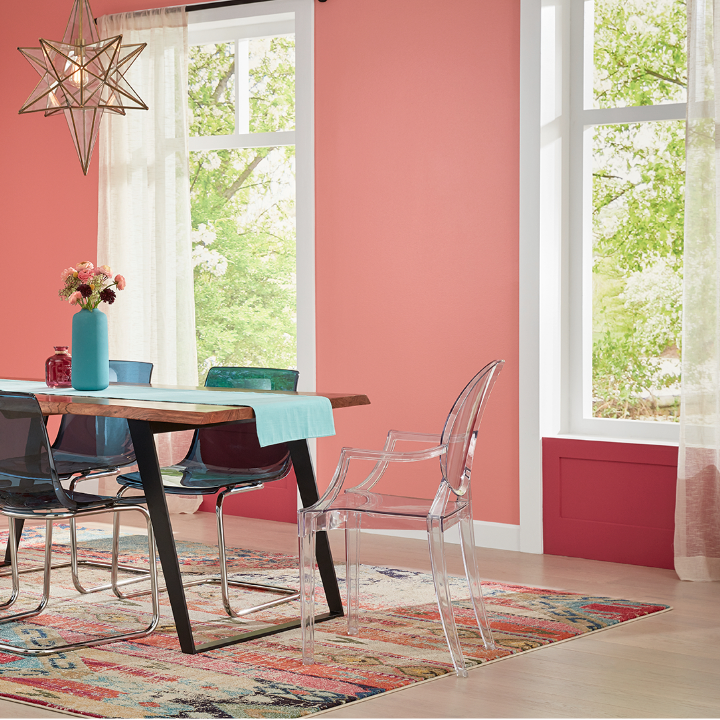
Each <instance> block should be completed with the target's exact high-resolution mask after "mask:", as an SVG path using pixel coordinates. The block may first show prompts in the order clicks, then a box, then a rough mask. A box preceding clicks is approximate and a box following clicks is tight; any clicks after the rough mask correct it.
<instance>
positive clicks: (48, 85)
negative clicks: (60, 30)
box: [18, 0, 148, 175]
mask: <svg viewBox="0 0 720 720" xmlns="http://www.w3.org/2000/svg"><path fill="white" fill-rule="evenodd" d="M146 44H147V43H141V44H136V45H122V35H117V36H116V37H111V38H106V39H105V40H101V39H100V37H99V36H98V33H97V30H96V29H95V21H94V20H93V16H92V12H91V10H90V3H89V2H88V0H75V2H74V4H73V9H72V12H71V13H70V19H69V20H68V24H67V28H66V30H65V35H64V37H63V39H62V40H61V41H57V42H56V41H53V40H43V39H42V38H41V39H40V47H39V48H18V50H19V51H20V52H21V53H22V54H23V55H24V56H25V57H26V58H27V60H28V62H29V63H30V64H31V65H32V66H33V67H34V68H35V70H36V71H37V73H38V74H39V75H40V82H39V83H38V84H37V85H36V86H35V89H34V90H33V91H32V94H31V95H30V97H29V98H28V99H27V101H26V102H25V104H24V105H23V106H22V107H21V108H20V112H21V113H31V112H44V113H45V115H46V116H50V115H57V114H59V113H63V114H64V115H65V119H66V120H67V124H68V127H69V128H70V134H71V135H72V139H73V142H74V143H75V150H76V151H77V154H78V157H79V158H80V164H81V165H82V169H83V173H84V174H85V175H87V171H88V167H89V165H90V158H91V156H92V151H93V148H94V147H95V141H96V140H97V136H98V132H99V131H100V120H101V119H102V116H103V112H105V111H108V112H114V113H117V114H119V115H124V114H125V111H126V110H147V109H148V107H147V105H146V104H145V103H144V102H143V101H142V100H141V99H140V98H139V97H138V95H137V93H136V92H135V91H134V90H133V89H132V87H130V84H129V83H128V81H127V80H126V79H125V74H126V73H127V71H128V68H129V67H130V66H131V65H132V63H133V62H134V61H135V59H136V58H137V56H138V55H139V54H140V53H141V52H142V51H143V49H144V48H145V46H146Z"/></svg>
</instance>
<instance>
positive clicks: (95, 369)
mask: <svg viewBox="0 0 720 720" xmlns="http://www.w3.org/2000/svg"><path fill="white" fill-rule="evenodd" d="M109 374H110V362H109V358H108V324H107V315H105V313H103V312H100V310H98V309H97V308H95V310H86V309H84V308H83V309H82V310H80V312H78V313H76V314H75V315H74V316H73V322H72V373H71V380H72V386H73V387H74V388H75V389H76V390H104V389H105V388H106V387H107V386H108V385H109V384H110V377H109Z"/></svg>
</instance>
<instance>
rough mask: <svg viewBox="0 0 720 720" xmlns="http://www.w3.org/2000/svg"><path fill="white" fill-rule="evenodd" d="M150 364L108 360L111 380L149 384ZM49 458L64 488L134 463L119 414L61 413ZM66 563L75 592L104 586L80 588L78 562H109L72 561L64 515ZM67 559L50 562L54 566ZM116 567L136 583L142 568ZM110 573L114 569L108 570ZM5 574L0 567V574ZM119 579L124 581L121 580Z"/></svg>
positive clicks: (18, 526)
mask: <svg viewBox="0 0 720 720" xmlns="http://www.w3.org/2000/svg"><path fill="white" fill-rule="evenodd" d="M152 371H153V364H152V363H149V362H139V361H134V360H110V380H111V382H121V383H134V384H137V385H149V384H150V378H151V377H152ZM52 450H53V459H54V462H55V468H56V470H57V473H58V476H59V477H60V479H61V480H62V481H66V480H70V489H71V490H74V489H75V487H76V486H77V484H78V483H79V482H82V481H84V480H92V479H93V478H99V477H103V476H107V475H114V474H116V473H117V472H118V470H119V468H121V467H125V466H127V465H132V464H133V463H134V462H135V450H134V448H133V444H132V440H131V438H130V428H129V426H128V423H127V420H126V419H125V418H110V417H96V416H94V415H69V414H67V415H63V416H62V419H61V421H60V427H59V429H58V433H57V437H56V438H55V441H54V442H53V444H52ZM22 529H23V520H22V519H18V520H17V521H16V522H15V533H16V534H11V535H10V536H9V538H10V537H14V538H15V543H16V545H19V543H20V537H21V535H22ZM9 538H8V546H7V549H6V551H5V562H4V563H0V565H10V539H9ZM70 559H71V562H70V567H71V571H72V578H73V584H74V585H75V588H76V589H77V591H78V592H81V593H87V592H97V591H98V590H107V589H108V588H109V587H110V586H109V585H100V586H97V587H94V588H85V587H83V585H82V584H81V582H80V578H79V571H78V566H79V565H84V566H89V567H100V568H111V567H112V565H111V563H104V562H96V561H91V560H78V557H77V529H76V525H75V520H74V519H71V520H70ZM66 566H67V563H63V564H59V565H55V566H54V568H55V569H58V568H61V567H66ZM118 568H119V569H120V570H124V571H126V572H129V573H133V574H136V575H139V576H141V577H139V578H137V579H136V582H139V581H140V580H143V579H147V572H145V571H139V570H138V569H137V568H135V567H132V566H129V565H119V566H118ZM42 569H43V568H26V569H24V570H23V571H22V572H37V571H39V570H42ZM113 572H116V571H113ZM7 574H9V573H7V572H3V573H0V576H1V575H7ZM123 584H129V583H127V582H125V583H123Z"/></svg>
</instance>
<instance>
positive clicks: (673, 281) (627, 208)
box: [577, 0, 687, 421]
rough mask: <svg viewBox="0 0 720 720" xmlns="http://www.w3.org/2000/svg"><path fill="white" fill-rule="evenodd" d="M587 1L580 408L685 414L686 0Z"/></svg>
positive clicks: (652, 415)
mask: <svg viewBox="0 0 720 720" xmlns="http://www.w3.org/2000/svg"><path fill="white" fill-rule="evenodd" d="M583 6H584V16H585V17H584V33H583V44H584V66H585V71H584V73H583V78H582V80H583V86H584V87H583V100H584V102H583V107H582V109H580V108H578V109H577V112H578V113H579V114H580V115H581V116H582V125H583V128H582V133H583V138H582V142H583V156H582V171H581V172H582V174H583V177H582V185H583V193H584V197H583V202H582V213H583V220H582V223H583V227H582V234H583V239H584V243H585V245H586V252H587V253H588V254H590V258H589V263H588V264H589V265H590V267H589V268H588V267H586V269H585V277H584V282H585V283H586V284H587V285H589V287H588V289H587V291H586V297H588V298H590V297H591V301H590V300H588V302H589V304H590V314H591V319H590V320H589V322H590V324H591V328H590V331H586V336H587V334H589V332H591V335H592V339H591V348H587V347H586V348H583V351H584V353H585V355H586V358H587V355H588V354H589V355H590V364H591V368H592V371H591V387H590V393H588V388H587V387H584V388H583V394H584V405H585V407H584V408H583V410H584V412H583V414H584V415H586V416H587V415H588V414H590V415H592V416H593V417H598V418H629V419H640V420H660V421H662V420H677V419H679V382H680V348H681V332H680V330H681V317H682V253H683V220H684V192H683V191H684V164H685V121H684V118H685V105H684V103H685V101H686V97H685V95H686V92H685V91H686V86H687V60H686V49H685V48H686V42H685V40H686V31H687V19H686V7H685V4H684V3H682V2H679V1H678V0H652V2H648V0H584V2H583ZM577 129H578V131H580V123H578V124H577ZM578 170H579V168H578ZM578 184H579V183H578ZM584 362H585V363H587V362H588V361H587V359H585V360H584ZM588 394H589V395H590V397H588Z"/></svg>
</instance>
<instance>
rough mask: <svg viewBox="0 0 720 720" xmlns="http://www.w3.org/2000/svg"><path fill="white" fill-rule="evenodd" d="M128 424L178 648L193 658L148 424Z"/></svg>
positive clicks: (134, 421) (190, 635)
mask: <svg viewBox="0 0 720 720" xmlns="http://www.w3.org/2000/svg"><path fill="white" fill-rule="evenodd" d="M128 425H129V426H130V436H131V437H132V441H133V446H134V447H135V457H136V458H137V464H138V469H139V471H140V477H141V478H142V483H143V492H144V493H145V498H146V499H147V506H148V511H149V512H150V519H151V521H152V526H153V532H154V533H155V543H156V545H157V549H158V555H159V556H160V564H161V565H162V570H163V575H164V579H165V585H166V586H167V591H168V598H169V599H170V606H171V607H172V612H173V618H174V619H175V627H176V629H177V635H178V640H179V641H180V649H181V650H182V651H183V652H184V653H187V654H191V655H192V654H195V652H196V648H195V641H194V640H193V635H192V627H191V625H190V614H189V613H188V608H187V602H186V600H185V588H184V587H183V583H182V575H181V574H180V564H179V563H178V556H177V549H176V547H175V538H174V537H173V534H172V525H171V524H170V515H169V514H168V509H167V502H166V501H165V492H164V490H163V483H162V476H161V475H160V465H159V463H158V458H157V451H156V449H155V442H154V440H153V434H152V431H151V430H150V423H148V422H147V421H145V420H128Z"/></svg>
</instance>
